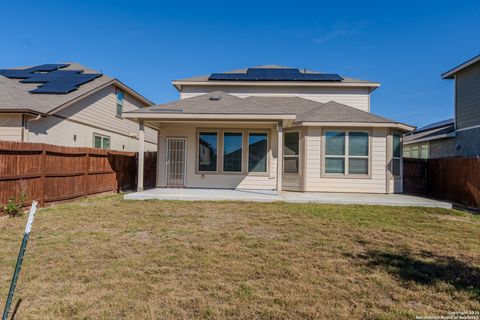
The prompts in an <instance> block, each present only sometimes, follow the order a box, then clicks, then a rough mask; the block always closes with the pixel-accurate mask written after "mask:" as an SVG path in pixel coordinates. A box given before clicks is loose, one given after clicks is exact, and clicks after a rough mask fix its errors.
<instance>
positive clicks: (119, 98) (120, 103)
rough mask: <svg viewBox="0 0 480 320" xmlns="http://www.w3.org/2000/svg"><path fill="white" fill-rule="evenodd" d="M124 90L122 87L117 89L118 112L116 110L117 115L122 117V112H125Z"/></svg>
mask: <svg viewBox="0 0 480 320" xmlns="http://www.w3.org/2000/svg"><path fill="white" fill-rule="evenodd" d="M123 95H124V94H123V91H122V90H120V89H117V112H116V116H117V117H118V118H121V117H122V113H123Z"/></svg>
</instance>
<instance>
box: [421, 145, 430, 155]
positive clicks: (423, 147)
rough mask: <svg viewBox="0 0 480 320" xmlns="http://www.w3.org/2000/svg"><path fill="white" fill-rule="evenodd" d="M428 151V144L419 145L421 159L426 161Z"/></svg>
mask: <svg viewBox="0 0 480 320" xmlns="http://www.w3.org/2000/svg"><path fill="white" fill-rule="evenodd" d="M429 151H430V148H429V145H428V143H427V144H422V145H420V158H421V159H428V157H429Z"/></svg>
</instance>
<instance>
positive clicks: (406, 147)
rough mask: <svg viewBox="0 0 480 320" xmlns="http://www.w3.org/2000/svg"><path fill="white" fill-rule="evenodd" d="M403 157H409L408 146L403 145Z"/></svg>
mask: <svg viewBox="0 0 480 320" xmlns="http://www.w3.org/2000/svg"><path fill="white" fill-rule="evenodd" d="M403 157H404V158H411V155H410V147H409V146H404V147H403Z"/></svg>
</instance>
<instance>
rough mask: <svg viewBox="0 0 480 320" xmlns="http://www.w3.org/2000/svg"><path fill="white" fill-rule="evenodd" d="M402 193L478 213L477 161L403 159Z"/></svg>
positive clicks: (479, 160)
mask: <svg viewBox="0 0 480 320" xmlns="http://www.w3.org/2000/svg"><path fill="white" fill-rule="evenodd" d="M403 185H404V192H406V193H417V194H424V195H427V196H430V197H432V198H438V199H442V200H448V201H451V202H455V203H458V204H462V205H464V206H468V207H473V208H477V209H480V158H441V159H428V160H418V159H404V161H403Z"/></svg>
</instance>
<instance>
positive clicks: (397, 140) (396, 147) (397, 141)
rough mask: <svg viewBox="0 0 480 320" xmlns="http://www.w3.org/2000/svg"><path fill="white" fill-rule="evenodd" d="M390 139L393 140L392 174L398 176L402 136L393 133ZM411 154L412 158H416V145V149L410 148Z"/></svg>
mask: <svg viewBox="0 0 480 320" xmlns="http://www.w3.org/2000/svg"><path fill="white" fill-rule="evenodd" d="M392 138H393V139H392V140H393V143H392V144H393V146H392V151H393V155H392V174H393V175H394V176H399V175H400V164H401V161H402V157H401V156H402V137H401V136H400V134H399V133H394V134H393V135H392ZM412 156H413V157H414V158H418V147H417V149H416V150H415V149H413V148H412Z"/></svg>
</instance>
